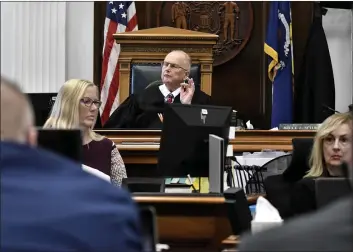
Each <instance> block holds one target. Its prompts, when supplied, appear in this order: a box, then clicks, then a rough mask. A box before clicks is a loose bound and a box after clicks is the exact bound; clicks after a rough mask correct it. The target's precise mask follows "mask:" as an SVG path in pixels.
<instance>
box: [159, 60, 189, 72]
mask: <svg viewBox="0 0 353 252" xmlns="http://www.w3.org/2000/svg"><path fill="white" fill-rule="evenodd" d="M161 65H162V67H168V66H170V68H171V69H180V68H181V69H183V70H185V71H187V70H186V69H185V68H183V67H181V66H179V65H178V64H174V63H169V62H167V61H163V62H162V63H161Z"/></svg>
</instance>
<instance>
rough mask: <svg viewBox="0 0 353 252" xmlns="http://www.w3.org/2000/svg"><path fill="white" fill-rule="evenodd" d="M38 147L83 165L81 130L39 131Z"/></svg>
mask: <svg viewBox="0 0 353 252" xmlns="http://www.w3.org/2000/svg"><path fill="white" fill-rule="evenodd" d="M38 146H39V147H41V148H43V149H46V150H49V151H51V152H54V153H56V154H59V155H61V156H64V157H66V158H69V159H71V160H73V161H76V162H79V163H82V137H81V131H80V130H69V129H38Z"/></svg>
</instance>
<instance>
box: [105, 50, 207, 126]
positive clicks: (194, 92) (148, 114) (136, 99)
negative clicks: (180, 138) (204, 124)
mask: <svg viewBox="0 0 353 252" xmlns="http://www.w3.org/2000/svg"><path fill="white" fill-rule="evenodd" d="M190 67H191V59H190V57H189V56H188V55H187V54H186V53H185V52H183V51H172V52H170V53H169V54H168V55H167V56H166V57H165V59H164V62H163V65H162V73H161V85H154V86H151V87H147V88H146V89H145V90H144V91H143V92H142V93H140V94H136V95H135V94H131V95H130V96H129V97H128V98H127V99H126V100H125V101H124V102H123V103H122V104H120V106H119V107H118V108H117V109H116V110H115V111H114V112H113V114H112V115H111V116H110V118H109V120H108V121H107V122H106V124H105V125H104V126H103V128H135V129H136V128H144V129H146V128H150V129H151V128H153V129H161V128H162V121H161V118H160V117H159V116H158V114H163V111H164V108H165V105H166V103H182V104H201V105H205V104H209V103H210V100H211V97H210V96H209V95H207V94H205V93H204V92H202V91H201V90H199V89H195V84H194V82H193V80H192V79H190V78H188V75H189V72H190ZM169 95H172V97H171V98H169Z"/></svg>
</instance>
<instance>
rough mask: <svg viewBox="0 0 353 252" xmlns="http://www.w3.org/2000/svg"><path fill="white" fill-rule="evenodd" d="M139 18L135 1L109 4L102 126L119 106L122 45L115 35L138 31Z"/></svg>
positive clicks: (103, 69)
mask: <svg viewBox="0 0 353 252" xmlns="http://www.w3.org/2000/svg"><path fill="white" fill-rule="evenodd" d="M137 29H138V27H137V16H136V8H135V3H134V2H133V1H112V2H108V3H107V10H106V18H105V24H104V46H103V63H102V77H101V83H100V91H101V101H102V106H101V107H100V115H101V121H102V125H104V124H105V123H106V121H107V120H108V119H109V116H110V115H111V114H112V113H113V112H114V110H115V109H116V108H117V107H118V106H119V64H118V59H119V54H120V45H119V44H117V43H115V41H114V37H113V34H114V33H120V32H127V31H135V30H137Z"/></svg>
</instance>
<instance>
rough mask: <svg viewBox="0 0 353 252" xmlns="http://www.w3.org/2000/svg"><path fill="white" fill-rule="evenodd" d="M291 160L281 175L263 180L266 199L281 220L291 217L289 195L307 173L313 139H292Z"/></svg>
mask: <svg viewBox="0 0 353 252" xmlns="http://www.w3.org/2000/svg"><path fill="white" fill-rule="evenodd" d="M292 144H293V153H292V159H291V162H290V164H289V166H288V168H287V169H285V171H284V172H283V173H282V174H279V175H272V176H268V177H267V178H266V179H265V180H264V187H265V191H266V198H267V199H268V201H269V202H270V203H271V204H272V205H273V206H274V207H276V208H277V209H278V211H279V213H280V215H281V217H282V218H283V219H285V218H288V217H291V215H292V214H291V212H292V211H291V206H290V194H291V190H292V188H293V186H294V183H296V182H297V181H299V180H300V179H302V178H303V177H304V175H305V174H306V173H307V171H309V169H310V167H309V157H310V154H311V149H312V146H313V138H293V140H292Z"/></svg>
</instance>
